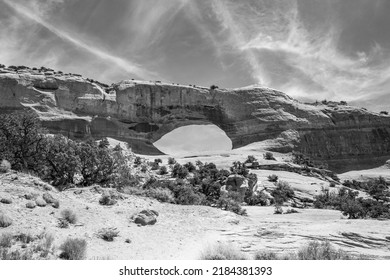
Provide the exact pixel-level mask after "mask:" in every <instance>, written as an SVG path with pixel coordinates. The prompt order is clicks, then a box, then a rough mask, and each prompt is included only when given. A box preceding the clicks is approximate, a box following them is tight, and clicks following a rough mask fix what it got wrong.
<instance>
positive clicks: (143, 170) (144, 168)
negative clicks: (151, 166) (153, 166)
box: [141, 164, 148, 173]
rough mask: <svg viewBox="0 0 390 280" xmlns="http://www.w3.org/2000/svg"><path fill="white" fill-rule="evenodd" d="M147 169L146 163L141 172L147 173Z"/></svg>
mask: <svg viewBox="0 0 390 280" xmlns="http://www.w3.org/2000/svg"><path fill="white" fill-rule="evenodd" d="M146 171H148V167H147V166H146V165H145V164H144V165H142V166H141V172H143V173H145V172H146Z"/></svg>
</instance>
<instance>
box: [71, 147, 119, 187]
mask: <svg viewBox="0 0 390 280" xmlns="http://www.w3.org/2000/svg"><path fill="white" fill-rule="evenodd" d="M106 141H107V140H106ZM120 152H121V151H117V153H120ZM76 153H77V156H78V157H79V159H80V174H81V175H82V176H83V182H82V184H83V185H85V186H90V185H92V184H95V183H98V184H99V183H105V182H108V181H110V180H111V176H112V175H113V173H114V172H115V169H116V162H115V158H114V157H113V156H112V151H111V150H110V149H109V143H108V141H107V142H105V141H104V139H103V140H102V141H100V143H99V145H98V144H96V142H95V141H92V140H90V141H86V142H81V143H78V145H77V152H76Z"/></svg>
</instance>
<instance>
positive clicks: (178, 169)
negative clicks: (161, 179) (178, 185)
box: [172, 163, 188, 179]
mask: <svg viewBox="0 0 390 280" xmlns="http://www.w3.org/2000/svg"><path fill="white" fill-rule="evenodd" d="M187 176H188V169H187V168H185V167H184V166H182V165H181V164H179V163H176V164H175V165H174V166H173V169H172V177H174V178H179V179H185V178H186V177H187Z"/></svg>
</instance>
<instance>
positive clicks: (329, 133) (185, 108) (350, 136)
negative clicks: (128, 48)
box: [0, 68, 390, 171]
mask: <svg viewBox="0 0 390 280" xmlns="http://www.w3.org/2000/svg"><path fill="white" fill-rule="evenodd" d="M25 107H29V108H32V109H33V110H35V111H36V112H37V113H38V114H39V116H40V118H41V119H42V121H43V124H44V126H46V127H47V128H48V129H49V130H50V131H51V132H53V133H63V134H65V135H68V136H70V137H75V138H82V137H85V136H86V135H92V136H93V137H103V136H106V137H114V138H117V139H119V140H124V141H127V142H128V143H130V144H131V146H132V148H133V150H134V151H135V152H138V153H145V154H161V152H160V151H159V150H157V149H156V148H155V147H154V146H153V142H155V141H157V140H158V139H160V138H161V137H162V136H163V135H165V134H166V133H168V132H170V131H172V130H173V129H175V128H178V127H180V126H185V125H190V124H210V123H212V124H215V125H217V126H219V127H220V128H221V129H223V130H224V131H225V132H226V134H227V136H228V137H229V138H230V139H231V140H232V142H233V147H234V148H237V147H241V146H244V145H247V144H250V143H253V142H257V141H262V140H266V139H272V138H276V137H278V138H280V137H282V138H285V139H286V141H285V142H286V145H285V146H283V147H279V148H278V150H279V151H281V152H288V151H291V150H293V149H294V150H299V151H301V152H303V153H305V154H307V155H309V156H310V157H312V158H313V159H315V160H323V161H326V162H327V163H328V164H329V167H330V168H332V169H333V170H337V171H344V170H349V169H353V168H366V167H368V166H375V165H379V164H383V163H384V162H385V161H386V160H387V159H388V158H389V156H390V116H386V115H380V114H377V113H373V112H369V111H367V110H365V109H360V108H356V107H351V106H347V105H335V104H332V105H323V104H320V105H316V106H314V105H308V104H303V103H300V102H298V101H296V100H294V99H292V98H290V97H289V96H287V95H286V94H284V93H282V92H279V91H276V90H273V89H269V88H263V87H256V86H251V87H246V88H240V89H212V90H211V89H208V88H204V87H196V86H184V85H178V84H167V83H161V82H158V81H157V82H145V81H135V80H128V81H122V82H119V83H116V84H113V85H111V86H107V85H104V84H101V83H98V82H96V81H93V80H89V79H84V78H82V77H81V76H79V75H74V74H63V73H62V72H54V71H52V70H50V71H49V70H42V69H39V70H31V69H19V70H18V69H9V68H2V69H0V111H1V112H9V111H14V110H18V109H22V108H25Z"/></svg>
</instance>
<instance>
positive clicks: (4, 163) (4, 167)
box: [0, 159, 11, 173]
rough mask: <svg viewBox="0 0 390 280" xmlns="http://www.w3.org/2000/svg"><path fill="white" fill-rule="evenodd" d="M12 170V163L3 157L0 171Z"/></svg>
mask: <svg viewBox="0 0 390 280" xmlns="http://www.w3.org/2000/svg"><path fill="white" fill-rule="evenodd" d="M10 170H11V163H10V162H9V161H8V160H6V159H3V160H2V161H1V163H0V173H7V172H9V171H10Z"/></svg>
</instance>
